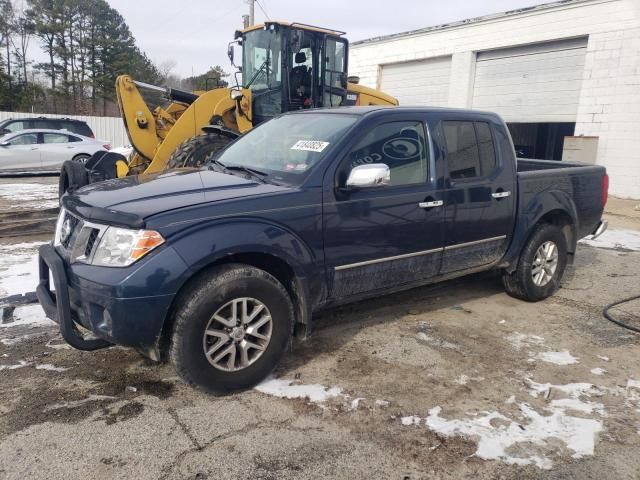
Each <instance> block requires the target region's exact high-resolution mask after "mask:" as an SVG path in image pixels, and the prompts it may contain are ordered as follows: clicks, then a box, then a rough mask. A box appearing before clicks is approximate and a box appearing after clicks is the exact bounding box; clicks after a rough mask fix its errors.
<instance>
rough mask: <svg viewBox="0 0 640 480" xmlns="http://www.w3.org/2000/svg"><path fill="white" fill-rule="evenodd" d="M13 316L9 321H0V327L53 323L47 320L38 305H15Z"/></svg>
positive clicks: (34, 325)
mask: <svg viewBox="0 0 640 480" xmlns="http://www.w3.org/2000/svg"><path fill="white" fill-rule="evenodd" d="M13 318H14V319H15V320H14V321H12V322H9V323H0V329H2V328H10V327H17V326H19V325H31V326H33V327H38V326H45V325H55V323H54V322H53V321H52V320H49V319H48V318H47V316H46V315H45V314H44V310H42V307H41V306H40V305H26V306H24V307H16V309H15V310H14V311H13Z"/></svg>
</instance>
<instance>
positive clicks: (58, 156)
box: [0, 129, 111, 171]
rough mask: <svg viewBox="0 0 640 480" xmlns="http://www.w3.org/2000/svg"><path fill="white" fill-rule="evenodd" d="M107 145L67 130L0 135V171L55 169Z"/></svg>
mask: <svg viewBox="0 0 640 480" xmlns="http://www.w3.org/2000/svg"><path fill="white" fill-rule="evenodd" d="M110 148H111V146H110V145H109V143H108V142H105V141H103V140H95V139H93V138H89V137H83V136H82V135H78V134H76V133H71V132H69V131H67V130H42V129H38V130H21V131H19V132H15V133H9V134H7V135H4V136H2V137H0V171H7V170H13V171H31V170H42V171H57V170H58V169H59V168H60V166H61V165H62V162H64V161H65V160H76V161H78V162H82V163H84V162H86V161H87V160H88V159H89V157H91V155H93V154H94V153H95V152H98V151H100V150H109V149H110Z"/></svg>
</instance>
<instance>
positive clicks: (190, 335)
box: [170, 264, 294, 394]
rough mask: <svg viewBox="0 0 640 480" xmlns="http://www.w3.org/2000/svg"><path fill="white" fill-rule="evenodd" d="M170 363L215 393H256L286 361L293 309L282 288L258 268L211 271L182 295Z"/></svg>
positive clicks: (187, 379)
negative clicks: (283, 358) (283, 360)
mask: <svg viewBox="0 0 640 480" xmlns="http://www.w3.org/2000/svg"><path fill="white" fill-rule="evenodd" d="M174 311H175V317H174V326H173V334H172V338H171V349H170V357H171V361H172V363H173V364H174V366H175V368H176V371H177V372H178V374H179V375H180V377H181V378H182V379H183V380H184V381H185V382H187V383H188V384H190V385H194V386H197V387H198V388H200V389H202V390H204V391H206V392H209V393H217V394H219V393H227V392H232V391H236V390H242V389H246V388H249V387H252V386H254V385H256V384H257V383H259V382H260V381H261V380H263V379H264V378H265V377H267V375H269V373H271V371H272V370H273V369H274V367H275V366H276V365H277V364H278V362H279V361H280V358H281V357H282V355H283V353H284V350H285V348H286V346H287V343H288V342H289V339H290V337H291V331H292V325H293V318H294V314H293V304H292V302H291V298H290V297H289V294H288V293H287V291H286V290H285V288H284V287H283V286H282V284H281V283H280V282H279V281H278V280H277V279H276V278H274V277H273V276H272V275H270V274H269V273H267V272H265V271H263V270H260V269H258V268H255V267H251V266H247V265H241V264H230V265H225V266H220V267H217V268H214V269H212V270H210V271H208V272H207V273H206V274H204V275H202V276H201V277H200V278H198V279H197V280H195V281H194V283H193V284H191V285H189V286H188V287H187V288H186V290H185V291H184V292H182V293H181V295H180V297H179V299H178V300H177V306H176V308H175V310H174Z"/></svg>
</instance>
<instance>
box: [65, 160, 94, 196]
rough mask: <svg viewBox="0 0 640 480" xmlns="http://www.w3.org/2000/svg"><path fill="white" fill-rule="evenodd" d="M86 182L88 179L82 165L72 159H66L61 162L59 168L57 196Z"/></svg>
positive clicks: (82, 185) (72, 190)
mask: <svg viewBox="0 0 640 480" xmlns="http://www.w3.org/2000/svg"><path fill="white" fill-rule="evenodd" d="M88 183H89V179H88V176H87V170H86V168H84V165H83V164H82V163H79V162H75V161H73V160H67V161H65V162H64V163H63V164H62V168H61V169H60V178H59V179H58V198H62V196H63V195H64V194H65V193H67V192H74V191H75V190H77V189H79V188H81V187H84V186H85V185H87V184H88Z"/></svg>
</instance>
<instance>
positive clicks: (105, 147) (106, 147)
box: [102, 143, 111, 150]
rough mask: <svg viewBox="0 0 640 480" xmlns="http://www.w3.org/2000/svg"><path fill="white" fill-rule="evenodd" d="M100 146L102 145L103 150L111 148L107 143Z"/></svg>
mask: <svg viewBox="0 0 640 480" xmlns="http://www.w3.org/2000/svg"><path fill="white" fill-rule="evenodd" d="M102 146H103V147H104V149H105V150H111V145H109V144H108V143H105V144H104V145H102Z"/></svg>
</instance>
